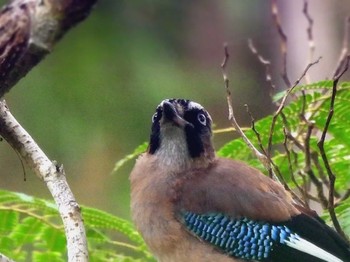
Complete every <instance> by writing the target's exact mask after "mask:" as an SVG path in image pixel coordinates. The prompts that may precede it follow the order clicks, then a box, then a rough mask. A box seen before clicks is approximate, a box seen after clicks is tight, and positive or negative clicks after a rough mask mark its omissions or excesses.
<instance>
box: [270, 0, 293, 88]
mask: <svg viewBox="0 0 350 262" xmlns="http://www.w3.org/2000/svg"><path fill="white" fill-rule="evenodd" d="M271 12H272V18H273V20H274V22H275V26H276V28H277V32H278V35H279V37H280V40H281V42H280V48H281V54H282V57H283V59H282V73H281V75H282V79H283V81H284V83H285V84H286V86H287V87H290V86H291V82H290V81H289V77H288V73H287V41H288V39H287V35H286V34H285V33H284V31H283V29H282V25H281V19H280V16H279V12H278V7H277V1H276V0H271Z"/></svg>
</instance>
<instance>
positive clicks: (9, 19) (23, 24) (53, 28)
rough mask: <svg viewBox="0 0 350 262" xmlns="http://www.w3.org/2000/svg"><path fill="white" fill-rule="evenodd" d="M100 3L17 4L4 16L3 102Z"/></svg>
mask: <svg viewBox="0 0 350 262" xmlns="http://www.w3.org/2000/svg"><path fill="white" fill-rule="evenodd" d="M96 1H97V0H45V1H43V0H13V1H11V3H10V4H8V5H6V6H4V7H3V8H2V10H1V12H0V29H1V34H0V98H1V97H2V96H3V95H4V94H5V93H6V92H8V91H9V90H10V89H11V88H12V87H13V86H14V85H15V84H16V83H17V82H18V81H19V80H20V79H21V78H22V77H24V76H25V75H26V74H27V73H28V72H29V71H30V70H31V69H32V68H33V67H34V66H35V65H37V64H38V63H39V62H40V61H41V60H42V59H43V58H44V57H45V55H46V54H48V53H49V52H51V50H52V48H53V46H54V45H55V43H56V42H57V41H58V40H59V39H60V38H61V37H62V36H63V35H64V34H65V33H66V32H67V30H68V29H70V28H71V27H73V26H74V25H76V24H77V23H78V22H80V21H82V20H83V19H84V18H86V17H87V16H88V15H89V13H90V10H91V8H92V6H93V5H94V4H95V2H96Z"/></svg>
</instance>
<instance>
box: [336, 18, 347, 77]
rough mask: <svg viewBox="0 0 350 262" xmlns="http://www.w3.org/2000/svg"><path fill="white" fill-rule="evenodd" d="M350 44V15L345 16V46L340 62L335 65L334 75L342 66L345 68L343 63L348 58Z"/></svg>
mask: <svg viewBox="0 0 350 262" xmlns="http://www.w3.org/2000/svg"><path fill="white" fill-rule="evenodd" d="M349 44H350V16H348V17H346V18H345V22H344V39H343V47H342V50H341V52H340V55H339V58H338V63H337V65H336V67H335V70H334V73H333V76H334V75H336V74H337V71H339V70H340V69H341V68H343V64H344V62H345V60H346V59H347V55H348V54H349Z"/></svg>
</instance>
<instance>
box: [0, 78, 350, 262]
mask: <svg viewBox="0 0 350 262" xmlns="http://www.w3.org/2000/svg"><path fill="white" fill-rule="evenodd" d="M349 87H350V83H348V82H346V83H342V84H340V86H339V90H338V92H337V97H336V101H335V105H334V115H333V119H332V122H331V125H330V126H329V131H328V134H329V135H328V137H327V139H326V141H325V151H326V154H327V157H328V159H329V162H330V165H331V168H332V170H333V172H334V173H335V174H336V176H337V179H336V184H335V189H336V192H337V194H339V196H341V195H343V194H344V192H346V191H347V190H348V189H349V185H350V163H349V162H350V161H349V160H350V142H349V139H348V137H350V107H349V104H350V92H349ZM331 89H332V82H331V81H321V82H318V83H314V84H311V85H306V86H298V87H296V88H295V90H294V94H295V96H296V98H294V99H293V101H292V102H291V103H289V104H288V105H287V106H286V107H285V108H284V110H283V114H284V116H285V117H284V120H283V118H282V117H281V116H279V117H277V119H276V124H275V128H274V131H273V134H272V149H273V150H272V151H273V152H272V160H273V161H274V163H275V164H276V166H277V167H278V169H279V170H280V172H281V174H282V176H283V180H284V181H285V182H286V183H288V184H289V186H290V187H291V188H293V189H294V190H295V192H298V190H297V188H296V185H295V182H293V181H292V179H291V178H292V175H293V176H295V181H296V182H297V183H298V184H299V186H303V183H309V182H307V180H308V177H307V175H306V171H307V170H305V168H306V155H305V151H304V150H302V149H301V148H300V147H298V146H297V143H299V144H300V145H302V146H304V145H305V142H306V138H307V136H306V131H307V123H306V122H305V121H303V120H301V118H300V115H301V114H303V115H304V116H306V117H307V118H308V124H310V123H312V125H313V126H314V127H313V130H314V132H313V133H312V135H311V136H310V137H309V139H308V141H309V144H310V152H311V153H312V155H313V156H315V158H314V161H313V162H312V164H311V169H312V171H313V172H314V174H315V175H316V177H317V178H318V179H320V180H322V179H327V172H326V170H325V167H324V164H323V162H322V159H321V157H320V154H319V149H318V147H317V142H318V139H319V135H320V132H321V131H322V130H323V128H324V125H325V121H326V119H327V116H328V113H329V106H330V97H331V92H330V91H331ZM302 90H304V91H306V94H305V95H302V92H301V91H302ZM283 94H284V93H282V95H283ZM275 98H276V101H278V98H281V94H279V95H277V96H276V97H275ZM272 119H273V116H268V117H265V118H263V119H261V120H259V121H257V122H256V123H255V128H256V130H257V131H258V132H259V134H260V136H261V141H262V143H261V145H262V146H263V147H264V148H265V149H266V147H267V144H268V138H269V135H270V127H271V123H272ZM284 128H285V129H286V130H288V132H290V134H291V135H292V136H293V137H294V141H292V140H290V139H289V140H286V142H285V135H284V132H283V129H284ZM245 134H246V135H247V137H248V138H249V139H250V140H251V141H252V142H253V144H255V146H256V147H258V148H259V146H260V145H259V143H258V139H257V136H256V134H255V133H254V132H253V131H252V130H250V129H248V130H246V131H245ZM296 141H297V142H296ZM285 147H287V148H288V151H289V152H290V155H289V156H290V159H291V160H292V161H291V162H289V161H288V154H287V153H286V150H285ZM146 148H147V143H144V144H142V145H140V146H139V147H137V148H136V149H135V151H134V152H133V153H132V154H130V155H127V156H126V157H124V158H123V159H122V160H120V161H118V162H117V163H116V165H115V169H114V171H117V170H118V169H119V168H120V167H122V166H123V165H124V164H125V163H126V162H127V161H129V160H131V159H133V158H135V157H136V156H138V155H139V154H140V153H142V152H143V151H145V150H146ZM217 153H218V155H220V156H222V157H232V158H234V159H240V160H243V161H245V162H248V163H249V164H250V165H252V166H255V167H256V168H258V169H260V170H262V171H263V172H265V170H264V167H263V166H262V165H261V163H260V162H259V161H258V160H257V159H256V158H255V157H254V156H253V155H252V153H251V151H250V149H249V148H248V147H247V146H246V145H245V143H244V142H243V141H242V140H241V139H240V138H238V139H235V140H233V141H230V142H229V143H227V144H226V145H224V146H223V147H222V148H220V149H219V150H218V152H217ZM291 170H292V172H293V173H291ZM265 173H266V172H265ZM336 213H337V216H338V219H339V221H340V224H341V226H342V228H343V230H344V231H345V233H346V234H348V235H350V198H345V199H343V200H342V201H340V202H339V203H338V205H337V207H336ZM82 215H83V218H84V221H85V226H86V233H87V237H88V245H89V252H90V261H93V262H95V261H123V262H126V261H154V258H153V257H152V255H151V254H150V253H149V251H148V250H147V248H146V246H145V244H144V242H143V240H142V238H141V237H140V235H139V234H138V233H137V231H136V230H135V229H134V227H133V225H132V223H131V222H129V221H127V220H124V219H121V218H119V217H116V216H114V215H112V214H109V213H106V212H104V211H101V210H97V209H93V208H89V207H84V206H83V207H82ZM323 218H324V219H326V220H327V221H328V222H329V224H331V222H330V218H329V215H328V213H327V212H324V214H323ZM65 243H66V241H65V235H64V229H63V226H62V223H61V220H60V218H59V215H58V212H57V208H56V206H55V205H54V204H53V203H52V202H51V201H46V200H42V199H38V198H35V197H31V196H28V195H25V194H21V193H14V192H8V191H0V253H3V254H5V255H8V256H9V257H11V258H12V259H15V260H17V261H25V260H31V261H65V260H66V247H65Z"/></svg>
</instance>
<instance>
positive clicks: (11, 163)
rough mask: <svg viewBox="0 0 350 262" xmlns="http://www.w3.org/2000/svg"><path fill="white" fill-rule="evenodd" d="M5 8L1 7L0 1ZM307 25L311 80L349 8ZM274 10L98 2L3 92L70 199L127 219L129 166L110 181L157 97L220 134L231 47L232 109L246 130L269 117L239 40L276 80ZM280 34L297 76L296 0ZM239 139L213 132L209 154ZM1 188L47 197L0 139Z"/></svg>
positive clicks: (317, 15) (337, 7)
mask: <svg viewBox="0 0 350 262" xmlns="http://www.w3.org/2000/svg"><path fill="white" fill-rule="evenodd" d="M4 2H5V1H0V3H2V4H3V3H4ZM309 3H310V4H309V8H310V14H311V15H312V17H313V18H314V22H315V25H314V40H315V43H316V53H315V58H317V57H318V56H319V55H322V56H323V60H322V62H321V63H320V64H319V65H317V66H315V67H314V68H313V69H312V70H311V73H310V78H311V80H312V81H316V80H320V79H324V78H326V77H329V76H330V75H331V74H332V71H333V69H334V67H335V64H336V61H337V59H338V55H339V53H340V49H341V46H342V37H343V21H344V18H345V17H346V15H348V14H349V13H350V3H349V1H347V0H339V1H331V0H324V1H318V0H313V1H309ZM269 5H270V2H269V1H261V0H251V1H233V0H202V1H184V0H180V1H170V0H158V1H157V0H146V1H145V0H132V1H115V0H114V1H113V0H109V1H99V3H98V4H97V6H96V8H95V10H94V11H93V12H92V14H91V15H90V17H89V18H88V19H87V20H86V21H85V22H83V23H82V24H80V25H79V26H78V27H76V28H74V29H73V30H71V31H70V32H69V33H68V34H67V35H66V36H65V37H64V38H63V39H62V41H61V42H60V43H58V45H57V46H56V47H55V49H54V51H53V53H52V54H50V55H49V56H47V58H46V59H45V60H44V61H43V62H42V63H40V64H39V66H37V67H36V68H34V70H32V71H31V72H30V73H29V74H28V75H27V76H26V77H25V78H24V79H22V80H21V81H20V83H19V84H18V85H17V86H16V87H15V88H13V89H12V91H11V92H10V93H8V94H7V95H6V97H5V98H6V100H7V103H8V105H9V107H10V109H11V111H12V113H13V114H14V115H15V116H16V118H17V119H18V120H19V122H20V123H21V124H22V125H23V127H25V128H26V129H27V131H28V132H29V133H30V134H31V135H32V136H33V137H34V139H35V140H36V141H37V143H38V144H39V145H40V146H41V148H42V149H43V150H44V151H45V152H46V154H47V155H48V156H49V157H50V158H51V159H54V160H57V161H58V162H59V163H62V164H63V165H64V167H65V171H66V175H67V179H68V181H69V183H70V186H71V189H72V190H73V192H74V194H75V196H76V198H77V200H78V202H79V203H80V204H84V205H89V206H92V207H95V208H99V209H102V210H105V211H108V212H111V213H113V214H115V215H118V216H120V217H123V218H127V219H129V217H130V215H129V181H128V175H129V172H130V170H131V168H132V165H133V162H132V163H130V164H129V165H127V166H125V167H123V168H122V170H120V171H119V172H118V173H116V174H112V170H113V167H114V164H115V162H116V161H117V160H118V159H120V158H123V157H124V156H125V155H126V154H128V153H130V152H131V151H133V149H134V148H136V147H137V146H138V145H140V144H141V143H143V142H144V141H147V140H148V136H149V129H150V120H151V116H152V114H153V111H154V109H155V107H156V106H157V105H158V104H159V102H160V101H161V100H163V99H165V98H171V97H176V98H189V99H192V100H195V101H197V102H199V103H201V104H202V105H204V106H205V107H206V108H207V109H208V110H209V112H211V115H212V117H213V119H214V122H215V125H216V127H218V128H222V127H227V126H228V125H229V123H228V121H227V120H226V118H227V108H226V100H225V90H224V88H223V80H222V74H221V70H220V63H221V61H222V58H223V48H222V46H223V42H228V43H229V48H230V53H231V60H230V63H229V68H228V69H229V77H230V80H231V82H230V86H231V90H232V92H233V100H234V104H235V111H236V114H237V117H238V120H239V122H240V123H241V124H242V125H249V121H250V119H249V116H248V115H247V113H246V112H245V108H244V107H243V105H244V104H248V105H249V107H250V110H251V111H252V113H253V115H254V116H255V118H256V119H259V118H261V117H263V116H265V115H267V114H269V113H271V112H272V111H273V109H274V107H273V105H272V103H271V101H270V100H271V99H270V96H269V93H270V91H271V89H270V87H269V84H268V83H266V81H265V69H264V67H263V66H262V65H261V64H260V63H259V62H258V61H257V59H256V57H255V56H254V55H252V54H251V52H250V51H249V49H248V47H247V39H248V38H252V39H253V41H254V42H255V44H256V46H257V47H258V49H259V51H260V52H261V53H262V54H263V55H264V56H265V57H266V58H269V59H270V60H271V62H272V72H273V74H272V76H273V77H274V83H275V84H276V86H277V87H278V88H280V89H283V88H285V86H284V85H283V84H282V82H281V80H280V70H281V57H280V55H279V39H278V35H277V33H276V28H275V27H274V25H273V23H272V18H271V14H270V6H269ZM278 5H279V7H280V12H281V19H282V24H283V26H284V28H285V31H286V34H287V35H288V48H289V53H288V54H289V56H288V70H289V76H290V79H291V80H292V81H294V80H296V79H297V78H298V77H299V75H300V74H301V72H302V71H303V70H304V68H305V66H306V64H307V63H308V61H309V58H308V42H307V35H306V27H307V23H306V19H305V17H304V16H303V13H302V7H303V1H302V0H295V1H278ZM234 136H235V135H234V134H233V133H232V134H231V133H230V134H226V135H217V136H216V137H215V138H214V141H215V144H216V147H217V148H218V147H220V146H221V145H223V144H224V143H225V142H228V141H229V140H230V139H232V138H233V137H234ZM0 167H1V169H0V170H1V180H0V187H1V188H4V189H8V190H13V191H19V192H24V193H27V194H30V195H35V196H38V197H44V198H48V199H51V197H50V195H49V193H48V192H47V189H46V188H45V186H44V184H43V183H42V182H41V181H40V180H39V179H38V178H37V177H36V176H35V175H33V174H32V172H31V171H30V170H29V169H28V168H26V173H27V181H26V182H25V181H24V178H23V176H24V173H23V170H22V166H21V162H20V160H19V158H18V156H17V155H16V153H15V151H14V150H12V149H11V147H10V146H9V145H8V144H7V143H6V142H5V141H2V142H0Z"/></svg>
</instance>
